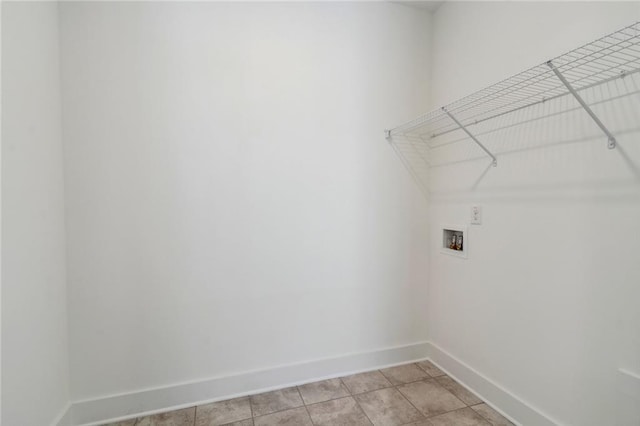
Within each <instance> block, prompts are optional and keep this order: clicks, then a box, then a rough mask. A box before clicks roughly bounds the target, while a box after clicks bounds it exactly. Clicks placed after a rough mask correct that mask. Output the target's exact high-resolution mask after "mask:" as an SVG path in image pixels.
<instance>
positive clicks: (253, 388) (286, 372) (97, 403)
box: [56, 342, 429, 426]
mask: <svg viewBox="0 0 640 426" xmlns="http://www.w3.org/2000/svg"><path fill="white" fill-rule="evenodd" d="M428 348H429V344H428V343H427V342H418V343H414V344H410V345H404V346H397V347H392V348H385V349H380V350H375V351H370V352H364V353H356V354H348V355H343V356H339V357H334V358H326V359H320V360H314V361H308V362H302V363H296V364H289V365H283V366H278V367H274V368H269V369H264V370H256V371H249V372H245V373H241V374H235V375H230V376H223V377H215V378H210V379H207V380H202V381H197V382H191V383H182V384H177V385H174V386H167V387H162V388H154V389H146V390H142V391H139V392H131V393H126V394H120V395H113V396H108V397H104V398H97V399H91V400H83V401H74V402H73V403H72V404H71V408H70V409H69V410H68V413H67V415H66V416H67V418H68V419H70V420H68V421H69V423H58V424H57V425H56V426H91V425H100V424H103V423H108V422H115V421H120V420H126V419H131V418H134V417H138V416H143V415H148V414H154V413H159V412H163V411H168V410H176V409H180V408H185V407H192V406H194V405H199V404H206V403H210V402H214V401H220V400H224V399H229V398H235V397H239V396H244V395H250V394H255V393H259V392H266V391H270V390H274V389H280V388H285V387H289V386H295V385H300V384H304V383H309V382H314V381H318V380H325V379H329V378H333V377H340V376H345V375H349V374H356V373H360V372H363V371H369V370H375V369H378V368H384V367H390V366H393V365H398V364H404V363H407V362H412V361H418V360H422V359H425V358H427V355H428Z"/></svg>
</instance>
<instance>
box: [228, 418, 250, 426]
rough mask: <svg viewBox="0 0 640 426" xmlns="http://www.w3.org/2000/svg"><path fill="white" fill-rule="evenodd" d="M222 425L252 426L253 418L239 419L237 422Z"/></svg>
mask: <svg viewBox="0 0 640 426" xmlns="http://www.w3.org/2000/svg"><path fill="white" fill-rule="evenodd" d="M224 426H253V419H246V420H240V421H239V422H233V423H227V424H226V425H224Z"/></svg>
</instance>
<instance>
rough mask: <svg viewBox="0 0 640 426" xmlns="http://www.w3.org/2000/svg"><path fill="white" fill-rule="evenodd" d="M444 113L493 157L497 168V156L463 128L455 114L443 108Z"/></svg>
mask: <svg viewBox="0 0 640 426" xmlns="http://www.w3.org/2000/svg"><path fill="white" fill-rule="evenodd" d="M442 111H444V113H445V114H447V115H448V116H449V118H451V119H452V120H453V122H454V123H456V124H457V125H458V127H460V129H462V130H463V131H464V132H465V133H466V134H467V135H469V137H470V138H471V139H472V140H473V141H474V142H475V143H477V144H478V146H479V147H480V148H482V150H483V151H484V152H486V153H487V155H488V156H489V157H491V158H492V159H493V162H492V164H493V167H496V166H497V165H498V159H497V158H496V156H495V155H493V154H492V153H491V151H489V150H488V149H487V148H486V147H485V146H484V145H482V143H481V142H480V141H479V140H478V139H477V138H476V137H475V136H473V134H471V132H470V131H469V130H467V128H466V127H465V126H463V125H462V123H461V122H459V121H458V120H457V119H456V118H455V117H454V116H453V114H451V113H450V112H449V111H447V109H446V108H445V107H442Z"/></svg>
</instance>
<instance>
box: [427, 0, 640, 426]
mask: <svg viewBox="0 0 640 426" xmlns="http://www.w3.org/2000/svg"><path fill="white" fill-rule="evenodd" d="M639 17H640V13H639V8H638V3H631V2H628V3H614V2H607V3H576V2H567V3H556V2H553V3H552V2H548V3H547V2H540V3H520V2H495V3H493V2H491V3H482V2H468V3H463V2H446V3H445V4H444V5H442V6H441V8H440V9H439V10H438V11H437V12H436V14H435V15H434V21H433V25H434V26H433V29H434V34H433V51H432V52H433V56H432V60H431V64H432V74H431V75H432V79H431V87H432V91H431V93H432V99H431V100H432V107H433V108H436V107H438V106H441V105H444V104H446V103H448V102H451V101H453V100H455V99H456V98H458V97H461V96H463V95H466V94H469V93H472V92H474V91H476V90H479V89H481V88H483V87H485V86H486V85H489V84H491V83H494V82H497V81H500V80H502V79H504V78H506V77H508V76H510V75H512V74H514V73H517V72H519V71H523V70H525V69H527V68H529V67H532V66H534V65H537V64H540V63H542V62H544V61H546V60H548V59H551V58H553V57H554V56H557V55H559V54H562V53H564V52H566V51H568V50H571V49H573V48H575V47H578V46H580V45H582V44H585V43H587V42H590V41H592V40H595V39H596V38H599V37H601V36H603V35H605V34H607V33H610V32H612V31H615V30H617V29H620V28H622V27H624V26H626V25H630V24H632V23H633V22H634V21H637V20H638V18H639ZM639 87H640V81H639V79H638V77H637V75H636V76H634V77H631V76H629V77H628V78H625V79H624V80H618V81H616V82H614V83H611V84H607V85H605V86H601V88H599V89H594V90H588V91H586V92H585V93H584V96H585V98H586V99H588V100H589V102H599V101H601V100H605V99H609V98H611V97H613V96H621V98H620V99H618V100H616V101H607V102H601V103H598V104H597V105H596V106H594V109H595V110H596V112H597V113H598V114H599V115H601V117H602V119H603V121H604V122H605V123H607V124H608V125H609V126H611V128H612V129H613V130H614V133H616V135H617V137H618V148H617V149H616V150H608V149H606V138H605V137H604V135H603V134H602V133H601V132H600V131H599V129H598V128H597V127H596V126H595V125H593V123H592V122H590V120H589V118H588V117H587V116H586V114H584V113H583V112H582V111H580V110H579V109H576V110H575V111H572V112H570V113H564V114H560V115H557V116H552V117H550V118H546V119H542V120H536V119H537V118H540V117H541V116H542V115H544V114H553V113H555V112H562V111H566V110H567V109H571V108H575V107H576V104H575V102H574V101H573V100H572V99H570V98H563V99H561V100H559V101H556V102H553V103H547V104H544V105H543V106H540V107H538V108H534V109H532V110H529V111H525V112H521V113H518V115H517V118H516V119H517V120H524V121H527V120H529V122H528V123H524V124H521V125H518V126H514V127H512V128H508V129H505V130H504V131H503V132H499V133H498V134H495V135H488V136H486V137H485V139H483V141H484V142H485V143H486V144H487V146H488V147H489V148H490V149H493V150H495V151H496V152H498V167H497V168H491V167H490V166H489V162H490V161H489V160H488V159H487V158H483V157H482V155H483V154H482V152H481V151H480V152H479V157H480V158H479V159H478V160H473V161H464V162H462V163H456V164H453V163H451V162H452V161H456V160H458V159H461V158H462V159H470V158H472V157H475V156H477V155H478V152H477V151H478V150H474V148H473V147H472V146H470V145H468V144H469V143H470V142H468V141H467V142H466V144H467V145H460V144H458V145H456V146H457V147H458V148H455V149H450V147H447V148H445V149H442V150H441V151H440V152H434V153H432V154H433V155H434V156H435V157H436V158H434V162H435V163H437V164H439V167H433V168H432V169H431V173H430V179H431V180H430V213H429V214H430V233H431V234H432V235H438V234H439V233H440V234H441V232H442V231H441V225H442V224H447V223H453V224H462V225H465V224H467V225H469V223H470V208H471V206H472V205H473V204H479V205H481V206H482V207H483V223H482V225H480V226H475V225H469V235H468V239H467V244H468V250H469V257H468V259H467V260H463V259H459V258H455V257H451V256H446V255H443V254H441V253H440V252H439V250H438V248H439V244H440V243H441V240H440V239H439V238H432V239H431V242H430V245H431V250H430V252H431V255H430V256H431V258H430V264H431V267H430V276H429V280H430V281H429V297H428V299H427V301H428V309H427V311H428V315H429V336H430V337H429V338H430V340H431V341H432V342H433V343H434V344H436V345H437V346H438V347H440V348H442V349H443V350H445V351H447V352H448V353H449V354H451V355H452V356H454V357H456V358H457V359H458V360H460V361H461V362H463V363H465V364H466V365H468V366H470V367H471V368H473V369H474V370H475V371H477V372H479V373H480V374H482V375H483V376H484V377H486V378H488V379H490V380H491V381H493V382H494V383H496V384H498V385H500V386H501V387H502V388H503V389H506V390H507V391H509V392H511V393H512V394H513V395H515V396H516V397H518V398H521V399H522V400H524V401H525V402H527V403H528V404H530V405H531V406H532V407H534V408H535V409H537V410H538V411H540V412H542V413H543V414H545V415H546V416H548V417H549V418H551V419H553V420H554V421H556V422H557V423H559V424H566V425H581V426H583V425H584V426H588V425H602V424H611V425H613V424H619V425H625V426H628V425H631V424H637V423H630V421H631V420H629V417H626V418H623V417H622V416H626V415H627V414H624V413H625V412H631V411H633V412H636V413H637V410H635V409H633V410H632V408H633V407H632V406H631V405H628V404H636V405H637V404H638V401H635V402H633V401H632V400H631V399H629V398H627V399H626V401H628V402H626V404H627V405H628V406H624V405H623V404H625V403H624V402H622V399H621V398H620V392H619V389H618V387H617V385H616V383H617V382H619V379H618V375H619V373H618V369H619V368H625V369H628V370H629V371H632V372H634V371H635V372H637V371H640V338H639V335H638V324H640V317H639V316H638V315H639V313H638V309H637V301H638V300H640V287H638V285H637V284H638V282H640V262H639V260H640V257H639V256H640V255H639V253H640V240H639V239H638V238H637V235H639V233H640V227H639V224H638V220H637V219H638V217H640V146H639V145H638V143H637V141H638V138H639V137H640V134H639V133H638V123H639V122H640V102H639V98H638V94H637V90H638V88H639ZM509 120H511V119H507V118H504V119H499V120H497V123H498V124H499V125H500V126H507V125H509V124H510V123H509ZM546 144H550V145H547V146H545V145H546ZM635 421H640V419H636V420H635ZM527 426H535V425H529V424H527Z"/></svg>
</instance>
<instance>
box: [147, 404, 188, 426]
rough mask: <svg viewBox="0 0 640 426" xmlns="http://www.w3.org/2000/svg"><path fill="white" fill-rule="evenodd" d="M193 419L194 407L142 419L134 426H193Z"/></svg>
mask: <svg viewBox="0 0 640 426" xmlns="http://www.w3.org/2000/svg"><path fill="white" fill-rule="evenodd" d="M195 417H196V407H191V408H185V409H182V410H176V411H169V412H168V413H161V414H153V415H151V416H146V417H142V418H140V419H138V423H136V426H193V422H194V421H195Z"/></svg>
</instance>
